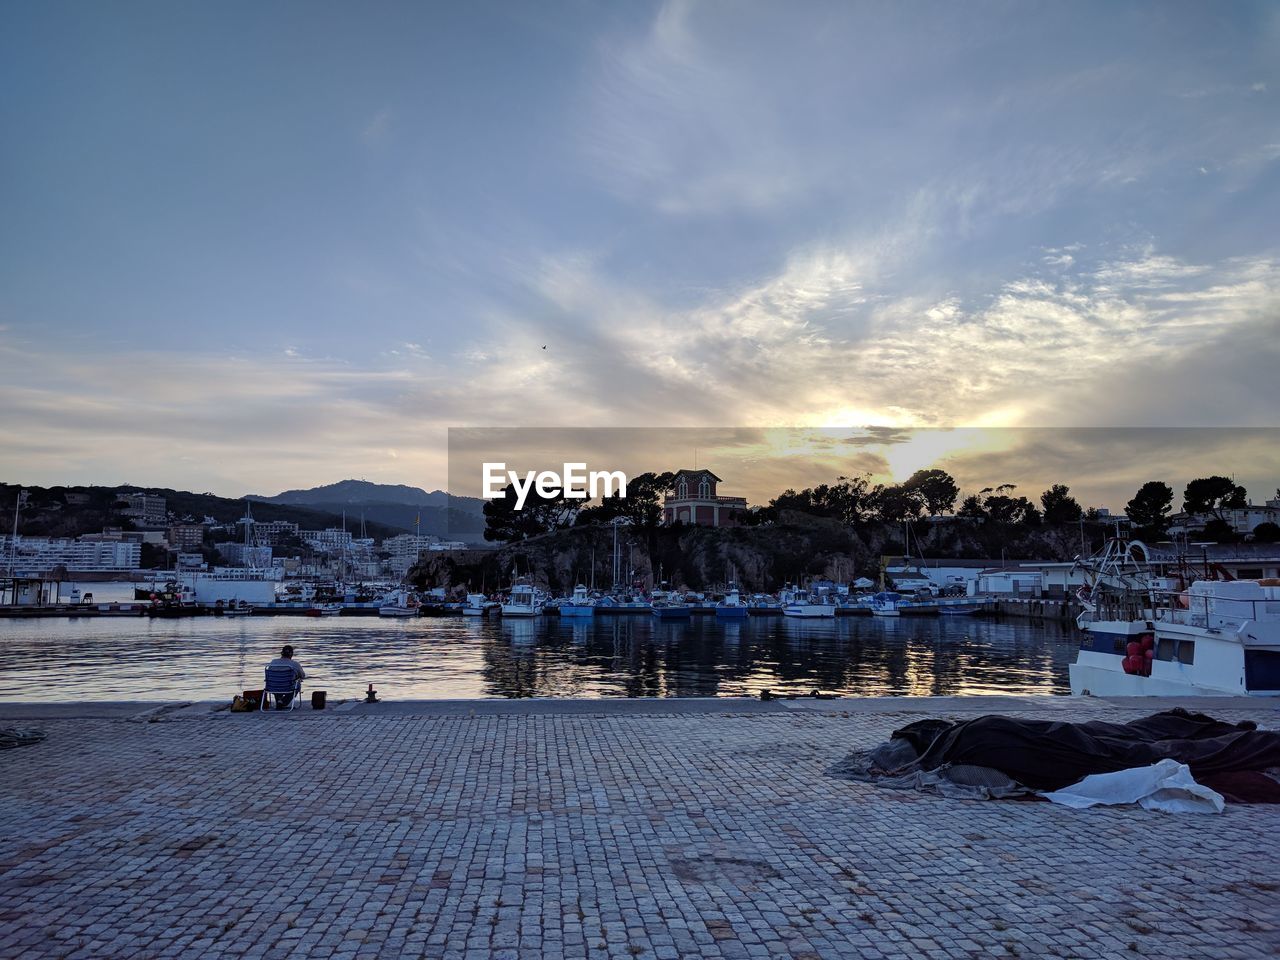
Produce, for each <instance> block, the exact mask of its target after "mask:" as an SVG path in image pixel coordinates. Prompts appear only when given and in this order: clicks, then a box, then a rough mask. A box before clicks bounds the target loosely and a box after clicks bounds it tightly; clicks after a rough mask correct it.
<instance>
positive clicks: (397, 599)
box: [378, 589, 422, 617]
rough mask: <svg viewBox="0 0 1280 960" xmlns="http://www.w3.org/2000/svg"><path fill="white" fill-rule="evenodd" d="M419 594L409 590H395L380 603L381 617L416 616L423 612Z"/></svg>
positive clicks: (379, 614) (379, 613)
mask: <svg viewBox="0 0 1280 960" xmlns="http://www.w3.org/2000/svg"><path fill="white" fill-rule="evenodd" d="M421 606H422V603H421V601H419V599H418V595H417V594H415V593H412V592H410V591H408V590H404V589H400V590H393V591H391V593H389V594H387V595H386V596H385V597H383V598H382V602H381V603H379V605H378V616H380V617H416V616H419V615H420V613H421V610H420V607H421Z"/></svg>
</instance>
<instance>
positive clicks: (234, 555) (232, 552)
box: [215, 541, 272, 569]
mask: <svg viewBox="0 0 1280 960" xmlns="http://www.w3.org/2000/svg"><path fill="white" fill-rule="evenodd" d="M215 547H216V549H217V551H218V555H219V556H220V557H222V558H223V559H224V560H226V561H227V563H229V564H231V565H232V566H233V567H253V568H255V569H257V568H261V567H269V566H271V563H272V556H271V548H270V547H259V546H245V545H244V544H243V543H236V542H234V541H232V542H228V543H219V544H215Z"/></svg>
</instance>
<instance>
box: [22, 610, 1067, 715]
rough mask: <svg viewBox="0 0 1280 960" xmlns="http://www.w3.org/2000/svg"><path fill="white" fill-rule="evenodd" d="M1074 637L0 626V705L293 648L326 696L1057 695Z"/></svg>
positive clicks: (148, 688) (242, 683) (769, 627)
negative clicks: (370, 691) (370, 689)
mask: <svg viewBox="0 0 1280 960" xmlns="http://www.w3.org/2000/svg"><path fill="white" fill-rule="evenodd" d="M1074 639H1075V638H1074V636H1073V633H1071V632H1068V631H1067V630H1066V629H1064V628H1063V627H1061V626H1058V625H1056V624H1049V623H1031V622H1027V621H1006V622H1003V623H997V622H993V621H986V620H978V619H969V618H901V619H890V618H872V617H868V618H841V619H837V620H788V619H783V618H756V617H753V618H750V619H749V620H745V621H734V622H727V623H717V622H716V621H715V619H714V618H712V617H695V618H694V619H692V620H691V621H687V622H680V621H664V620H655V619H654V618H653V617H647V616H622V617H597V618H593V619H589V620H588V619H576V618H575V619H565V620H561V619H559V618H555V617H548V618H539V619H508V620H499V619H494V620H488V619H484V620H481V619H473V618H456V619H427V618H423V619H419V620H409V621H404V620H378V619H366V618H345V617H344V618H337V619H323V620H304V619H297V618H283V617H277V618H244V619H219V618H211V617H210V618H198V619H191V620H154V621H153V620H147V619H141V618H140V619H133V618H128V619H105V618H104V619H88V618H82V619H75V620H35V621H16V620H6V621H0V699H4V700H22V699H59V700H69V699H83V700H110V699H166V698H185V699H191V698H220V697H228V698H229V697H230V695H231V694H232V693H235V692H237V691H239V690H242V689H246V688H253V687H257V686H260V685H261V678H262V674H261V671H262V667H263V665H265V663H266V662H267V661H268V660H270V659H271V657H273V656H275V655H276V654H277V653H278V651H279V648H280V647H281V646H282V645H283V644H285V643H291V644H293V645H294V646H295V647H296V648H297V649H298V652H299V657H300V659H301V660H302V662H303V664H304V666H305V667H306V668H307V672H308V674H309V675H310V677H311V678H312V682H310V683H309V685H308V686H309V688H312V689H328V690H329V691H330V696H331V697H335V698H336V697H350V696H356V695H358V694H359V693H360V692H361V691H362V690H363V689H364V688H365V687H366V686H367V685H368V684H369V683H371V682H372V683H374V684H375V686H376V687H377V688H378V690H379V691H380V692H381V693H382V695H383V696H385V697H392V698H409V697H424V698H432V697H438V698H445V697H712V696H739V695H749V696H755V695H758V694H759V692H760V690H762V689H764V688H770V689H773V690H775V691H791V692H807V691H809V690H813V689H821V690H824V691H832V692H838V693H846V694H861V695H873V696H875V695H888V694H913V695H928V694H936V695H947V694H975V693H1066V692H1067V691H1068V683H1067V664H1068V663H1069V662H1070V661H1071V660H1072V659H1073V657H1074V652H1075V649H1074Z"/></svg>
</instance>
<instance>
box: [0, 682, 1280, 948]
mask: <svg viewBox="0 0 1280 960" xmlns="http://www.w3.org/2000/svg"><path fill="white" fill-rule="evenodd" d="M1143 712H1146V711H1134V710H1131V709H1118V708H1115V707H1111V706H1107V705H1097V706H1094V705H1089V706H1085V705H1081V707H1080V708H1079V710H1077V711H1074V712H1073V715H1072V718H1073V719H1086V718H1088V717H1092V716H1107V717H1112V718H1130V717H1133V716H1137V715H1140V714H1141V713H1143ZM1054 715H1055V716H1058V717H1061V716H1062V711H1060V710H1059V711H1054ZM1220 715H1221V716H1224V718H1227V719H1239V718H1241V717H1244V716H1248V715H1249V714H1247V713H1242V712H1240V713H1232V714H1226V713H1220ZM1253 716H1254V717H1255V718H1257V719H1265V720H1267V721H1268V725H1271V726H1274V725H1275V724H1274V719H1275V714H1274V713H1271V712H1262V711H1259V712H1257V713H1254V714H1253ZM918 718H919V714H918V713H914V714H909V715H908V714H904V713H899V714H886V713H883V712H880V713H875V714H859V713H857V712H856V710H855V711H853V712H848V713H846V712H843V711H842V710H840V709H835V710H830V711H806V710H785V711H780V712H778V713H770V714H762V713H755V714H732V713H724V714H719V713H716V714H706V713H703V714H698V715H694V714H687V715H680V714H671V715H650V716H634V715H621V714H619V715H609V714H608V713H602V714H600V715H594V716H593V715H586V714H572V715H559V716H557V715H532V716H519V715H506V716H477V717H465V716H449V717H434V718H423V717H409V716H360V715H351V716H335V715H325V716H311V717H304V716H284V715H281V716H257V715H247V716H232V715H227V714H223V715H218V716H208V717H189V716H185V715H183V716H177V715H172V714H171V715H167V716H166V715H164V714H159V715H156V716H155V717H154V718H152V721H151V722H139V721H137V720H126V719H85V720H73V719H51V720H47V721H44V722H42V723H39V724H34V725H37V726H40V727H42V728H43V729H45V730H46V731H47V732H48V739H47V740H46V741H45V742H43V743H41V744H39V745H37V746H34V747H23V748H19V749H15V750H7V751H4V752H3V753H0V784H2V785H0V955H2V956H4V957H39V956H76V957H97V956H111V957H129V958H143V957H171V956H178V955H184V956H194V957H204V956H218V957H232V956H251V957H258V956H262V957H295V956H314V957H325V958H330V957H332V958H354V957H395V956H426V957H438V958H456V960H479V958H484V957H496V958H511V960H514V958H517V957H519V958H527V957H547V958H551V960H560V958H585V957H619V958H661V960H675V958H683V957H724V958H755V957H759V958H769V957H790V958H795V960H800V958H810V960H812V958H826V957H872V958H878V957H897V956H937V957H998V956H1022V957H1029V956H1053V957H1125V958H1130V957H1135V956H1152V957H1170V958H1174V957H1176V958H1182V957H1200V956H1205V957H1208V956H1212V957H1262V956H1274V955H1275V954H1276V951H1277V949H1278V948H1280V935H1278V930H1280V864H1278V863H1277V859H1276V856H1275V842H1276V837H1277V835H1280V808H1269V807H1241V806H1229V807H1228V810H1227V812H1226V813H1225V814H1224V815H1222V816H1181V817H1178V816H1168V815H1160V814H1152V813H1145V812H1141V811H1138V810H1130V809H1123V810H1092V811H1084V812H1077V811H1071V810H1068V809H1064V808H1060V807H1056V806H1053V805H1050V804H1046V803H1034V802H1032V803H1028V802H965V801H956V800H944V799H939V798H934V797H928V796H922V795H917V794H912V793H899V792H893V791H880V790H876V789H874V788H870V787H866V786H864V785H861V784H853V783H848V782H844V781H840V780H834V779H829V778H826V777H824V776H823V774H822V771H823V769H824V768H825V767H826V766H827V764H829V763H830V762H831V761H833V760H835V759H837V758H838V757H839V756H841V755H842V754H843V753H844V752H845V751H847V750H848V749H850V748H851V747H854V746H870V745H874V744H875V743H878V742H880V741H881V740H883V739H884V738H885V737H886V736H887V734H888V733H889V731H890V730H892V729H893V728H894V727H896V726H899V725H901V724H902V723H904V722H907V721H909V720H912V719H918Z"/></svg>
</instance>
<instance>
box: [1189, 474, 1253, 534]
mask: <svg viewBox="0 0 1280 960" xmlns="http://www.w3.org/2000/svg"><path fill="white" fill-rule="evenodd" d="M1248 505H1249V496H1248V494H1247V493H1246V492H1245V489H1244V487H1241V486H1238V485H1237V484H1236V482H1235V481H1234V480H1230V479H1228V478H1227V477H1217V476H1214V477H1202V478H1201V479H1199V480H1192V481H1191V482H1190V483H1188V484H1187V487H1186V489H1185V490H1184V491H1183V492H1182V509H1183V510H1185V511H1186V512H1187V513H1208V514H1212V515H1213V518H1214V519H1215V520H1221V521H1223V522H1224V523H1225V522H1226V519H1227V518H1226V516H1225V515H1224V513H1225V511H1227V510H1232V509H1235V508H1238V507H1247V506H1248Z"/></svg>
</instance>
